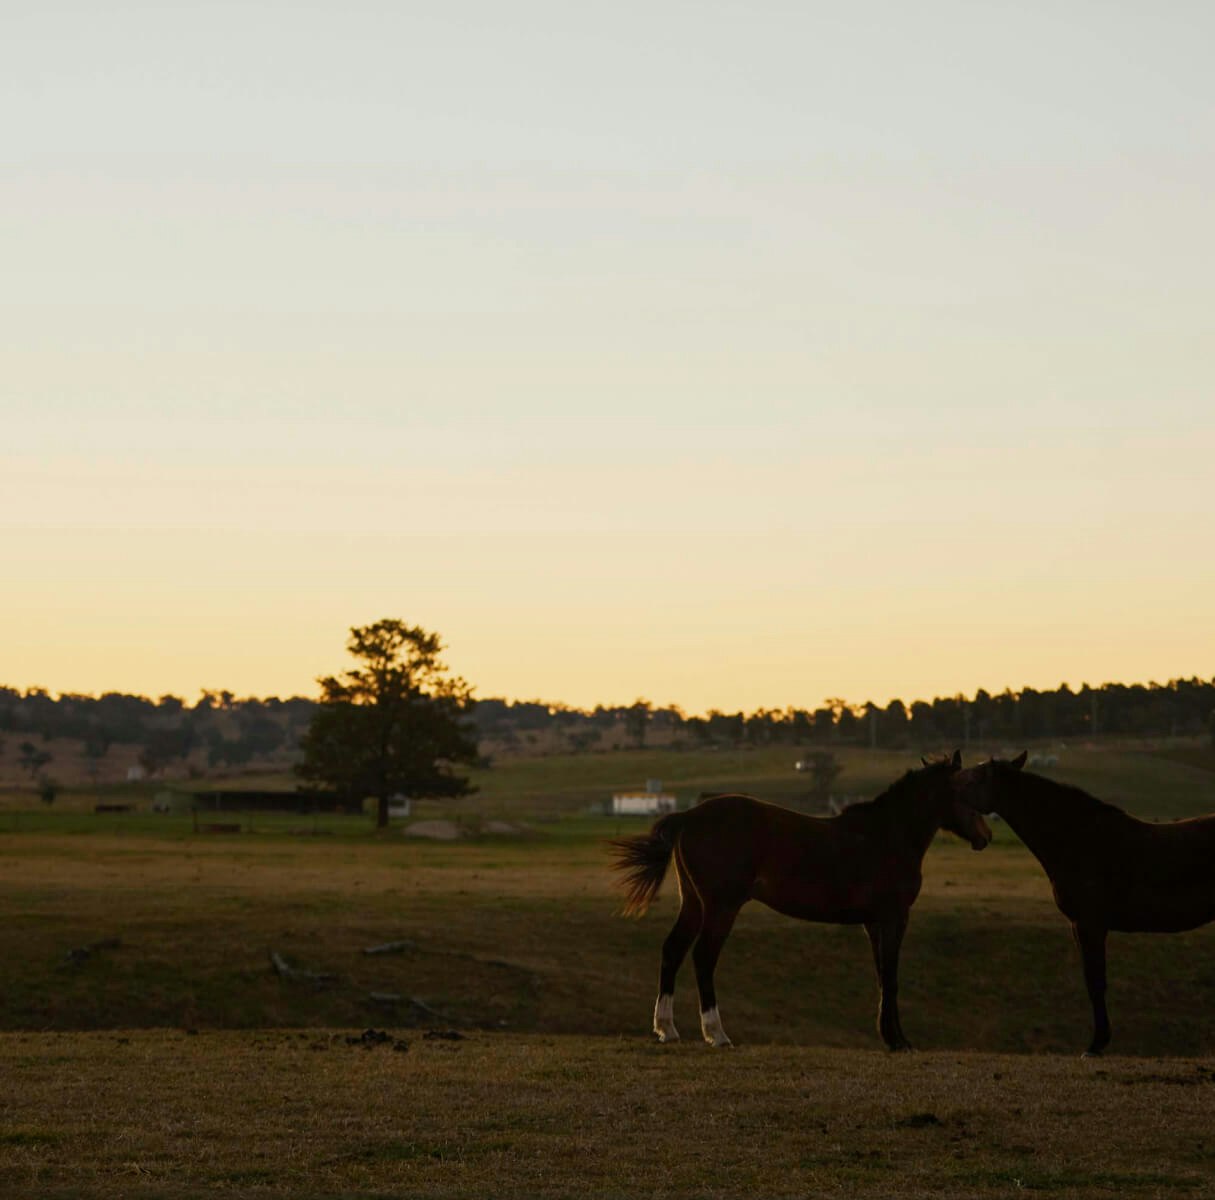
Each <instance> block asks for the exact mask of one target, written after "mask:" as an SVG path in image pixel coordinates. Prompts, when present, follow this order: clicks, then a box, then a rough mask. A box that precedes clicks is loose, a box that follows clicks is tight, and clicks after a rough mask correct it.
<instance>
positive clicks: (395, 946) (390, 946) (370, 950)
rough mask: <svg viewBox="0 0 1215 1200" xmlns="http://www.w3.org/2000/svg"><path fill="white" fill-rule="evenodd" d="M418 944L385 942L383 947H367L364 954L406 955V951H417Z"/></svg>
mask: <svg viewBox="0 0 1215 1200" xmlns="http://www.w3.org/2000/svg"><path fill="white" fill-rule="evenodd" d="M417 948H418V944H417V942H409V941H404V942H385V943H384V944H383V945H382V946H367V947H366V948H365V949H364V950H363V953H364V954H404V953H405V951H406V950H416V949H417Z"/></svg>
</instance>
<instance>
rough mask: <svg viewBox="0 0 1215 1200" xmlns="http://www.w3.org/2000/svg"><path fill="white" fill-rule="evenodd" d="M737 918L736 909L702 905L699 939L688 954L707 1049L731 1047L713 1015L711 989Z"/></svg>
mask: <svg viewBox="0 0 1215 1200" xmlns="http://www.w3.org/2000/svg"><path fill="white" fill-rule="evenodd" d="M737 916H738V909H737V908H719V907H710V906H708V905H706V907H705V916H704V924H703V925H702V926H701V930H700V937H698V938H697V939H696V945H695V947H694V948H693V950H692V962H693V964H694V965H695V967H696V987H697V989H698V990H699V992H700V1031H701V1033H703V1034H704V1039H705V1041H706V1042H708V1043H709V1045H710V1046H729V1045H731V1044H732V1043H731V1041H730V1039H729V1038H728V1037H727V1036H726V1031H725V1030H724V1029H723V1028H722V1027H721V1014H720V1013H719V1012H718V1011H717V992H716V990H715V989H714V987H713V971H714V969H715V968H716V967H717V960H718V958H719V957H720V955H721V948H722V946H723V945H725V941H726V938H728V937H729V936H730V930H731V929H732V928H733V927H734V918H735V917H737Z"/></svg>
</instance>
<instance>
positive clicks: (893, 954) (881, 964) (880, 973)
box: [865, 911, 912, 1050]
mask: <svg viewBox="0 0 1215 1200" xmlns="http://www.w3.org/2000/svg"><path fill="white" fill-rule="evenodd" d="M906 929H907V913H906V911H904V912H902V913H899V914H898V915H897V916H893V917H883V918H882V919H881V920H877V921H867V922H866V923H865V932H866V933H867V934H868V935H869V945H870V947H871V948H872V949H873V965H874V968H875V970H876V971H877V977H878V988H879V989H880V991H881V995H880V998H879V1000H878V1033H879V1034H881V1037H882V1041H883V1042H885V1043H886V1048H887V1049H889V1050H910V1049H911V1048H912V1046H911V1043H910V1042H909V1041H908V1040H907V1038H906V1036H905V1035H904V1033H903V1027H902V1025H900V1024H899V950H900V949H901V947H902V945H903V934H904V933H905V932H906Z"/></svg>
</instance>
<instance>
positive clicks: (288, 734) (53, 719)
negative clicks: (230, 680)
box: [0, 687, 316, 771]
mask: <svg viewBox="0 0 1215 1200" xmlns="http://www.w3.org/2000/svg"><path fill="white" fill-rule="evenodd" d="M315 707H316V704H315V701H312V700H307V699H304V698H302V697H298V696H297V697H292V698H291V699H290V700H280V699H279V698H278V697H276V696H271V697H269V698H267V699H258V698H255V697H245V698H238V697H236V696H234V695H233V694H232V693H231V692H226V691H204V692H203V693H202V694H201V696H200V697H199V699H198V701H197V702H196V703H195V704H194V705H193V706H190V705H187V704H186V702H185V701H184V700H183V699H182V698H181V697H179V696H170V695H166V696H161V697H160V698H159V699H158V700H150V699H148V698H147V697H146V696H133V695H128V694H126V693H122V692H106V693H105V694H104V695H101V696H88V695H81V694H78V693H72V692H65V693H63V694H61V695H59V696H57V697H52V696H51V695H50V694H49V693H48V692H47V691H46V690H45V689H43V688H27V689H26V690H25V691H24V692H19V691H17V690H16V689H15V688H10V687H0V754H2V753H3V752H4V735H5V734H12V735H14V738H20V739H23V740H22V742H21V746H22V747H23V750H22V755H23V757H22V763H23V765H27V764H28V763H31V762H32V761H33V759H34V758H35V757H36V758H37V759H38V760H39V761H38V768H37V769H41V767H42V766H45V765H46V763H47V762H49V761H51V760H50V758H48V757H47V756H48V755H51V756H52V757H53V751H52V750H51V749H50V746H51V744H52V743H54V742H55V741H57V740H61V739H72V740H76V741H79V742H82V743H83V749H84V754H85V758H86V760H88V761H89V762H90V763H94V764H97V766H98V767H100V764H101V763H103V762H104V760H105V759H106V757H107V755H108V754H109V751H110V748H111V746H113V745H116V744H123V745H128V746H130V745H135V746H139V747H141V752H140V761H141V762H142V763H143V764H144V766H145V767H147V768H148V769H149V770H150V771H154V770H158V769H159V768H161V767H165V766H169V765H172V764H173V763H174V762H177V761H184V760H185V759H187V758H189V757H190V756H191V755H192V754H194V755H196V757H203V758H205V761H206V763H207V765H208V766H209V767H229V766H240V765H242V764H244V763H248V762H252V761H253V760H255V759H264V758H270V757H274V756H275V755H276V754H279V753H280V752H282V751H283V750H284V749H285V748H293V747H295V746H297V745H298V743H299V740H300V738H301V737H302V736H303V733H304V730H305V729H306V728H307V727H308V723H309V721H310V720H311V717H312V712H313V710H314V709H315ZM35 739H36V741H37V744H38V745H40V746H41V749H39V750H37V752H36V754H35V753H33V752H32V751H31V750H29V749H25V747H27V746H34V745H35Z"/></svg>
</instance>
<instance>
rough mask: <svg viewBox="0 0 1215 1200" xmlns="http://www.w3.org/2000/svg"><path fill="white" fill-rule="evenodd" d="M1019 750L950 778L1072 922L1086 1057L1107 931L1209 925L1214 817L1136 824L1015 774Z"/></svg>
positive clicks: (1096, 1025)
mask: <svg viewBox="0 0 1215 1200" xmlns="http://www.w3.org/2000/svg"><path fill="white" fill-rule="evenodd" d="M1024 766H1025V752H1024V751H1022V753H1020V754H1019V755H1017V757H1016V758H1014V759H1012V760H1011V761H1009V762H1004V761H1001V760H1000V759H994V758H993V759H992V760H990V761H989V762H985V763H980V764H979V765H978V766H976V767H971V768H970V769H969V770H966V771H962V772H960V773H959V774H958V775H957V776H955V777H954V786H955V787H956V788H957V790H958V797H959V799H960V800H962V801H963V803H965V804H969V805H972V806H974V807H975V808H977V809H978V810H979V811H980V812H995V813H998V814H999V815H1000V816H1001V817H1003V818H1004V820H1005V821H1006V822H1007V823H1008V825H1009V826H1010V827H1011V829H1012V830H1013V832H1014V833H1016V835H1017V836H1018V837H1019V838H1020V839H1021V840H1022V841H1023V842H1024V843H1025V844H1026V846H1028V847H1029V850H1030V853H1031V854H1033V856H1034V857H1035V858H1036V859H1037V860H1038V862H1039V863H1041V864H1042V869H1043V870H1044V871H1045V872H1046V874H1047V876H1048V877H1049V878H1050V882H1051V886H1052V887H1053V888H1054V893H1055V904H1056V905H1057V906H1058V908H1059V911H1060V912H1061V913H1062V914H1063V915H1064V916H1065V917H1066V918H1067V919H1068V920H1069V921H1070V922H1071V925H1072V936H1073V937H1074V938H1075V941H1076V945H1077V947H1078V948H1079V950H1080V957H1081V961H1082V962H1083V964H1084V982H1085V985H1086V987H1087V988H1088V997H1089V1001H1090V1003H1091V1004H1092V1009H1093V1037H1092V1041H1091V1042H1090V1043H1089V1047H1088V1049H1087V1050H1086V1051H1085V1053H1084V1057H1085V1058H1093V1057H1096V1056H1098V1055H1100V1054H1101V1052H1102V1051H1103V1050H1104V1049H1105V1048H1106V1046H1108V1045H1109V1041H1110V1019H1109V1014H1108V1012H1107V1011H1106V1007H1105V990H1106V980H1105V941H1106V934H1107V933H1109V932H1110V931H1111V930H1113V931H1117V932H1126V933H1176V932H1179V931H1181V930H1184V929H1196V928H1198V926H1200V925H1205V924H1206V923H1207V922H1208V921H1210V920H1212V919H1215V869H1213V866H1212V864H1215V815H1212V816H1206V817H1192V818H1190V819H1188V820H1184V821H1164V822H1161V823H1159V824H1156V823H1152V822H1149V821H1140V820H1139V819H1138V818H1137V817H1133V816H1131V815H1130V814H1129V813H1126V812H1123V810H1122V809H1120V808H1118V807H1117V806H1116V805H1113V804H1107V803H1106V802H1105V801H1103V800H1098V799H1097V798H1096V797H1095V796H1090V795H1089V794H1088V793H1087V792H1084V791H1081V790H1080V788H1078V787H1070V786H1068V785H1067V784H1063V783H1056V782H1055V781H1054V780H1053V779H1044V778H1043V777H1042V776H1040V775H1034V774H1033V773H1032V772H1029V771H1024V770H1022V768H1023V767H1024Z"/></svg>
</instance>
